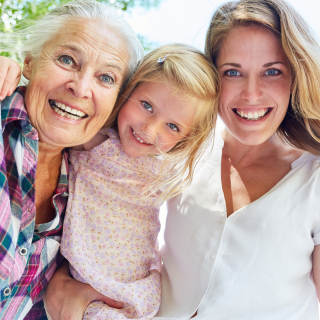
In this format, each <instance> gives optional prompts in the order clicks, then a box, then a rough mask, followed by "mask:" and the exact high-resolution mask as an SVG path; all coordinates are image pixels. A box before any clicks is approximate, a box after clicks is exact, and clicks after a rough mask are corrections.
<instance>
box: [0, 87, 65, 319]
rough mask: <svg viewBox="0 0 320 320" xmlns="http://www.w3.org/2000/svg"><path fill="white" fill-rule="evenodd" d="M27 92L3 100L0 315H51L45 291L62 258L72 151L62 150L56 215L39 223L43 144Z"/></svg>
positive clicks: (22, 90) (0, 126) (54, 200)
mask: <svg viewBox="0 0 320 320" xmlns="http://www.w3.org/2000/svg"><path fill="white" fill-rule="evenodd" d="M24 93H25V87H19V88H17V89H16V91H15V92H14V93H13V94H12V95H11V96H10V97H7V98H6V99H5V100H3V101H0V107H1V122H0V129H1V131H0V319H21V318H22V317H24V319H46V316H45V312H44V309H43V305H42V295H43V291H44V289H45V287H46V285H47V283H48V282H49V280H50V278H51V276H52V274H53V272H54V271H55V269H56V267H57V264H58V263H59V261H60V259H61V256H60V254H59V245H60V239H61V229H62V221H61V219H62V217H63V214H64V212H65V208H66V204H67V196H68V194H67V187H68V185H67V183H68V154H67V152H66V151H63V153H62V164H61V174H60V179H59V183H58V186H57V188H56V190H55V194H54V196H53V198H52V204H53V206H54V207H55V209H56V217H55V219H54V220H53V221H51V222H49V223H45V224H41V225H35V214H36V208H35V177H36V170H37V161H38V146H39V143H38V133H37V131H36V130H35V128H33V127H32V125H31V123H30V120H29V117H28V114H27V111H26V109H25V106H24ZM33 304H35V305H34V307H33V308H32V310H31V311H30V312H29V313H28V311H29V310H30V308H31V306H32V305H33ZM27 313H28V315H26V314H27Z"/></svg>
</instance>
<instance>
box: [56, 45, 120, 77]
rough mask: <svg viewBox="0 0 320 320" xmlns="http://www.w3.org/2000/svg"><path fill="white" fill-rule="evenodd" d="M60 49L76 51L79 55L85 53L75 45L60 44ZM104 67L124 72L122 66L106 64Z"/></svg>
mask: <svg viewBox="0 0 320 320" xmlns="http://www.w3.org/2000/svg"><path fill="white" fill-rule="evenodd" d="M60 47H63V48H66V49H69V50H71V51H74V52H76V53H78V54H82V53H83V51H82V50H81V49H80V48H78V47H77V46H75V45H73V44H60ZM104 66H106V67H111V68H114V69H118V70H119V71H120V72H122V68H121V67H120V66H118V65H117V64H113V63H105V64H104Z"/></svg>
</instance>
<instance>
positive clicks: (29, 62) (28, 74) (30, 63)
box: [22, 54, 34, 80]
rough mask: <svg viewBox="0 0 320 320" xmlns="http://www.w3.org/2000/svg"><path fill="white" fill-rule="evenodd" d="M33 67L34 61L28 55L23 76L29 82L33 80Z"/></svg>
mask: <svg viewBox="0 0 320 320" xmlns="http://www.w3.org/2000/svg"><path fill="white" fill-rule="evenodd" d="M33 65H34V63H33V59H32V57H31V56H30V55H29V54H28V55H27V56H26V57H25V59H24V63H23V71H22V74H23V76H24V77H25V78H26V79H28V80H30V78H31V74H32V68H33Z"/></svg>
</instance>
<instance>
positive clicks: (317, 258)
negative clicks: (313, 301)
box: [312, 245, 320, 301]
mask: <svg viewBox="0 0 320 320" xmlns="http://www.w3.org/2000/svg"><path fill="white" fill-rule="evenodd" d="M312 274H313V280H314V283H315V285H316V290H317V296H318V300H319V301H320V245H316V246H315V247H314V251H313V257H312Z"/></svg>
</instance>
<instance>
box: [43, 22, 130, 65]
mask: <svg viewBox="0 0 320 320" xmlns="http://www.w3.org/2000/svg"><path fill="white" fill-rule="evenodd" d="M45 49H47V50H49V51H57V50H63V49H68V50H71V51H74V52H75V53H77V54H78V55H80V56H81V57H82V58H84V59H91V60H92V62H93V61H94V63H95V64H97V63H98V64H103V63H107V62H110V61H112V62H113V63H115V64H117V65H118V66H119V67H121V68H125V67H126V65H127V60H128V57H127V56H128V53H127V49H126V45H125V43H124V41H123V40H122V38H121V37H120V36H119V35H118V34H117V33H116V32H115V31H113V30H112V29H111V28H110V27H109V26H108V25H107V23H106V22H103V21H101V20H96V21H93V20H85V19H81V20H76V19H75V20H72V21H69V22H67V23H66V24H64V25H63V27H62V28H61V29H60V31H59V32H58V34H57V35H56V36H55V37H54V38H53V39H52V40H50V41H48V42H47V44H46V45H45Z"/></svg>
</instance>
